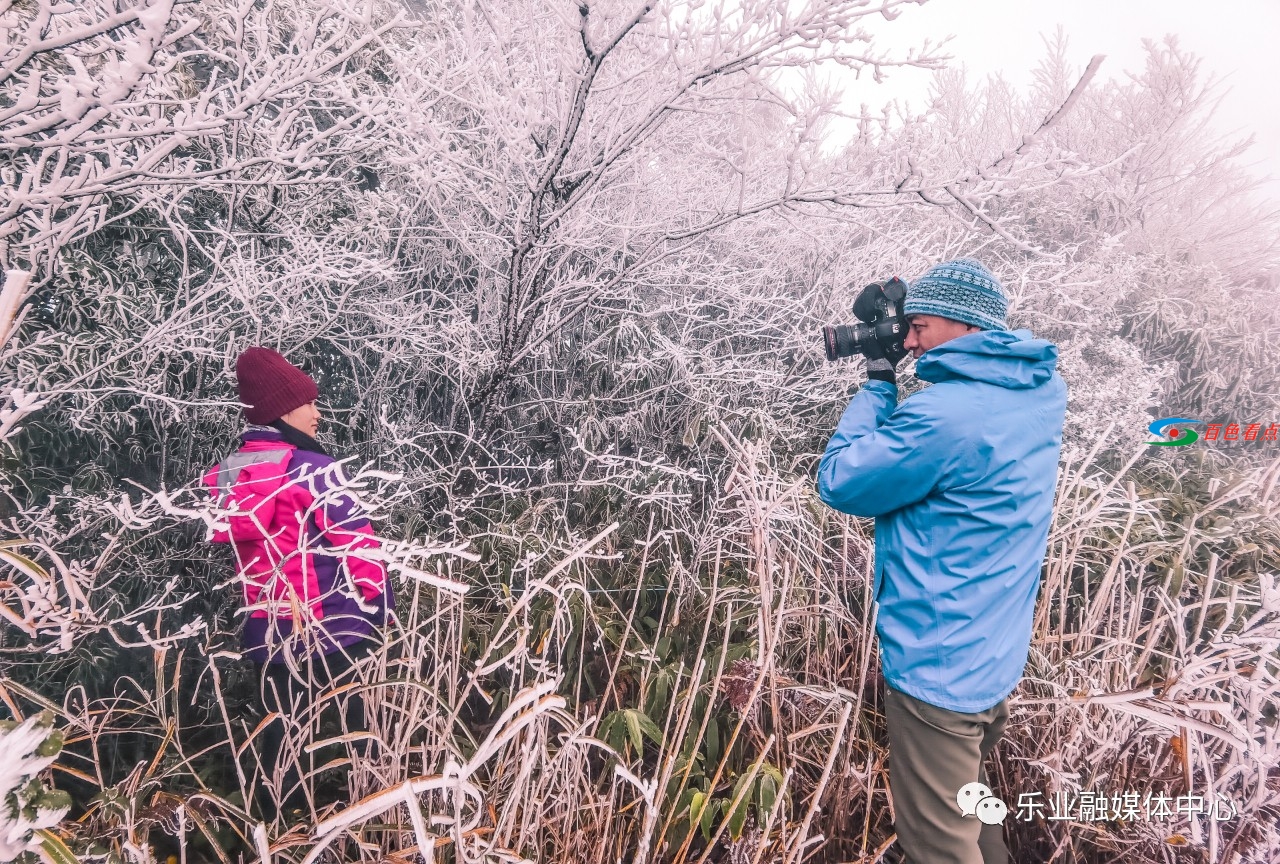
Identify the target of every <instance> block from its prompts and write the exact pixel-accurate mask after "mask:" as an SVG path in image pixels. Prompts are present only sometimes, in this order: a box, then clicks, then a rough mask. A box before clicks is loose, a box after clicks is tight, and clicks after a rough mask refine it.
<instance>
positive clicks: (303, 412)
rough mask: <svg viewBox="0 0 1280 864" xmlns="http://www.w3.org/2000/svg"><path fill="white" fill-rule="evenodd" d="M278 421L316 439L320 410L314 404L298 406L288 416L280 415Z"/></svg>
mask: <svg viewBox="0 0 1280 864" xmlns="http://www.w3.org/2000/svg"><path fill="white" fill-rule="evenodd" d="M280 419H281V420H283V421H284V422H286V423H288V424H289V425H290V426H292V427H293V428H294V429H297V430H298V431H299V432H306V433H307V434H308V435H310V436H311V437H312V438H314V437H316V432H318V431H319V429H320V409H319V408H317V407H316V403H314V402H308V403H307V404H306V405H300V406H298V407H297V408H294V409H293V410H292V411H290V412H289V413H288V414H282V415H281V416H280Z"/></svg>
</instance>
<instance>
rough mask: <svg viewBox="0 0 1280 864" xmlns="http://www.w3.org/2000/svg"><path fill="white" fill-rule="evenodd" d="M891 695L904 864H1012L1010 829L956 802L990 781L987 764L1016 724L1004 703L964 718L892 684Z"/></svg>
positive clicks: (893, 774) (892, 761) (894, 789)
mask: <svg viewBox="0 0 1280 864" xmlns="http://www.w3.org/2000/svg"><path fill="white" fill-rule="evenodd" d="M885 694H886V695H885V716H886V719H887V720H888V725H889V791H890V793H891V794H892V795H893V809H894V827H895V828H896V829H897V832H898V844H899V845H900V846H901V847H902V850H903V852H904V853H905V855H906V858H905V861H904V864H1007V862H1008V860H1009V852H1008V850H1007V849H1006V848H1005V845H1004V828H1003V826H1001V825H985V824H983V823H982V822H980V821H979V820H978V819H977V817H975V816H963V815H961V813H960V808H959V806H958V805H957V804H956V793H957V792H959V791H960V787H961V786H963V785H965V784H966V783H972V782H974V781H975V780H976V781H979V782H982V783H987V772H986V770H985V769H984V767H983V762H985V761H986V758H987V754H988V753H989V752H991V748H992V747H994V746H995V745H996V742H997V741H999V740H1000V734H1001V733H1002V732H1003V731H1004V724H1005V721H1006V720H1008V719H1009V709H1008V706H1007V705H1006V703H1005V701H1001V703H1000V704H999V705H997V706H995V707H994V708H989V709H987V710H986V711H982V712H979V713H977V714H961V713H959V712H957V711H948V710H947V709H945V708H938V707H937V706H935V705H929V704H928V703H926V702H921V701H920V700H919V699H914V698H912V697H910V696H908V695H906V694H905V693H900V692H898V691H897V690H894V689H893V688H892V687H887V688H885ZM987 785H990V784H987ZM993 791H994V792H995V795H996V797H1002V796H1001V795H1000V792H999V790H993Z"/></svg>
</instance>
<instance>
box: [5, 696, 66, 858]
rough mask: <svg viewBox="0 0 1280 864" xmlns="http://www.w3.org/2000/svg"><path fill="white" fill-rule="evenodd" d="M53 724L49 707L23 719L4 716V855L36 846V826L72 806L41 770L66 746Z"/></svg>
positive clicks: (53, 822) (53, 820)
mask: <svg viewBox="0 0 1280 864" xmlns="http://www.w3.org/2000/svg"><path fill="white" fill-rule="evenodd" d="M52 726H53V714H52V713H50V712H45V713H44V714H41V715H37V716H35V717H30V718H28V719H26V720H24V721H23V722H21V723H15V722H13V721H11V720H5V721H0V860H3V861H12V860H14V859H15V858H17V857H18V856H20V855H22V854H23V853H24V852H31V851H34V850H35V849H36V848H37V847H38V846H40V844H41V838H40V837H38V836H36V831H38V830H41V829H44V828H53V827H54V826H56V825H57V824H58V823H59V822H61V821H62V818H63V817H64V816H66V815H67V811H68V810H70V809H71V798H70V797H69V796H68V795H67V793H65V792H60V791H58V790H56V789H50V788H49V787H48V786H47V785H45V784H44V783H43V782H42V781H41V779H40V776H39V775H40V774H41V773H42V772H44V771H45V769H47V768H48V767H49V766H50V765H52V764H53V762H54V760H55V759H57V758H58V753H59V751H61V750H62V734H61V733H60V732H57V731H55V730H53V729H51V728H50V727H52Z"/></svg>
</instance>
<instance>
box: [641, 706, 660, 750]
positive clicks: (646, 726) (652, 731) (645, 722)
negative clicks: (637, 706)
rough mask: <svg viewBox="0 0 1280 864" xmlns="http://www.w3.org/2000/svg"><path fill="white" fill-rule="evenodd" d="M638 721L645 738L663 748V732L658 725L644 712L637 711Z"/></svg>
mask: <svg viewBox="0 0 1280 864" xmlns="http://www.w3.org/2000/svg"><path fill="white" fill-rule="evenodd" d="M635 714H636V719H637V722H639V724H640V731H641V732H643V733H644V737H646V738H648V739H649V740H650V741H652V742H653V743H654V744H656V745H658V746H659V747H661V746H662V730H661V729H660V728H658V724H657V723H654V722H653V721H652V720H650V719H649V715H648V714H645V713H644V712H643V711H636V712H635Z"/></svg>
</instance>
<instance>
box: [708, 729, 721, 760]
mask: <svg viewBox="0 0 1280 864" xmlns="http://www.w3.org/2000/svg"><path fill="white" fill-rule="evenodd" d="M706 741H707V762H708V763H709V764H712V765H714V764H715V763H716V762H719V761H720V724H719V723H718V722H717V721H716V719H715V718H714V717H712V718H711V720H710V721H708V723H707V738H706Z"/></svg>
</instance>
